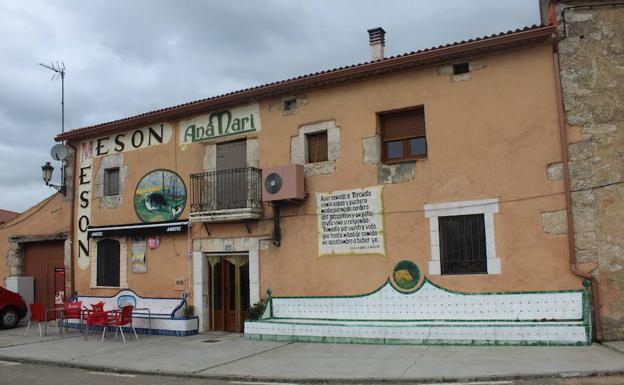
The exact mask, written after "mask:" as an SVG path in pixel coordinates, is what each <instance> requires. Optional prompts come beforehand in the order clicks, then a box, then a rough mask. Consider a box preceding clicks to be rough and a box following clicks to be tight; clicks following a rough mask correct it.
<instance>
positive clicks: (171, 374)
mask: <svg viewBox="0 0 624 385" xmlns="http://www.w3.org/2000/svg"><path fill="white" fill-rule="evenodd" d="M0 360H2V361H8V362H19V363H24V364H33V365H46V366H59V367H64V368H73V369H84V370H90V371H96V372H108V373H119V374H136V375H143V376H162V377H178V378H198V379H210V380H221V381H241V380H245V381H264V382H283V381H289V382H296V383H301V384H308V383H323V384H362V383H365V384H378V383H410V384H419V383H421V384H422V383H429V384H431V383H443V382H487V381H505V380H506V381H513V380H532V379H546V378H549V379H556V378H566V379H568V378H587V377H608V376H618V375H619V376H624V370H595V371H583V372H562V373H540V374H527V375H523V374H510V375H491V376H472V377H415V378H371V377H364V378H290V377H254V376H240V375H210V374H197V373H192V372H171V371H159V370H136V369H125V368H114V367H107V366H100V365H89V364H79V363H73V362H64V361H52V360H40V359H33V358H20V357H12V356H3V355H0Z"/></svg>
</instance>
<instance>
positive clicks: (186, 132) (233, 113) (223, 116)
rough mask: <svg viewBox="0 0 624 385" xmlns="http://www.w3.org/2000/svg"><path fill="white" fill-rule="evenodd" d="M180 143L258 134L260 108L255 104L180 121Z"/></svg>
mask: <svg viewBox="0 0 624 385" xmlns="http://www.w3.org/2000/svg"><path fill="white" fill-rule="evenodd" d="M180 127H182V130H181V131H180V143H182V144H188V143H192V142H197V141H202V140H210V139H214V138H218V137H222V136H231V135H240V134H245V133H249V132H258V131H260V129H261V125H260V107H259V105H258V104H257V103H255V104H251V105H248V106H243V107H237V108H234V109H231V110H221V111H217V112H212V113H209V114H204V115H200V116H197V117H195V118H192V119H187V120H183V121H180Z"/></svg>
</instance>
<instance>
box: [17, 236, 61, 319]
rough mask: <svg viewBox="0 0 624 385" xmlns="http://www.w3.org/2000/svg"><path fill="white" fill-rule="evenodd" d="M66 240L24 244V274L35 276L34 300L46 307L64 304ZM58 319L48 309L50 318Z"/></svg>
mask: <svg viewBox="0 0 624 385" xmlns="http://www.w3.org/2000/svg"><path fill="white" fill-rule="evenodd" d="M64 254H65V248H64V241H60V242H59V241H46V242H30V243H25V244H24V275H25V276H29V277H33V281H34V300H35V302H36V303H40V304H42V305H43V306H44V308H45V309H51V308H54V307H57V306H62V305H63V301H64V300H65V262H64ZM53 319H56V315H55V312H54V311H48V320H53Z"/></svg>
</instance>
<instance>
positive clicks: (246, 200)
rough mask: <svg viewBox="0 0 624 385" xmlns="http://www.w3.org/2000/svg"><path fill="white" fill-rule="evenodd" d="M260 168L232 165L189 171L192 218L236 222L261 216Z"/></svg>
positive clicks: (201, 220) (197, 220)
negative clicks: (224, 167)
mask: <svg viewBox="0 0 624 385" xmlns="http://www.w3.org/2000/svg"><path fill="white" fill-rule="evenodd" d="M261 178H262V171H261V170H259V169H257V168H253V167H246V168H234V169H230V170H221V171H213V172H202V173H199V174H191V215H190V219H191V221H193V222H209V223H212V222H237V221H245V220H253V219H259V218H261V217H262V188H261V185H260V183H261Z"/></svg>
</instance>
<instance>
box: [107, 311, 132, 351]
mask: <svg viewBox="0 0 624 385" xmlns="http://www.w3.org/2000/svg"><path fill="white" fill-rule="evenodd" d="M132 309H133V307H132V305H128V306H124V307H123V308H121V311H118V310H113V311H111V312H109V313H108V326H115V327H116V329H115V338H117V331H120V332H121V338H122V339H123V342H124V344H125V343H126V337H125V336H124V333H123V329H122V328H121V327H122V326H126V325H130V328H132V331H133V332H134V337H135V338H136V340H137V341H138V340H139V336H137V332H136V330H135V329H134V325H132ZM105 335H106V327H105V328H104V332H103V333H102V341H104V336H105Z"/></svg>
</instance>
